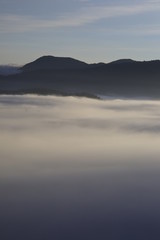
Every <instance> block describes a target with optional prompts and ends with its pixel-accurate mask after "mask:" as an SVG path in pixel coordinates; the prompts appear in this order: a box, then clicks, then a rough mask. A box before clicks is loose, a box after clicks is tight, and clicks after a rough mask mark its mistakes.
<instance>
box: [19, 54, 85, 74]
mask: <svg viewBox="0 0 160 240" xmlns="http://www.w3.org/2000/svg"><path fill="white" fill-rule="evenodd" d="M87 66H88V64H87V63H84V62H81V61H79V60H76V59H73V58H69V57H53V56H43V57H40V58H38V59H37V60H35V61H34V62H31V63H28V64H26V65H24V66H23V67H22V68H21V69H22V71H34V70H39V69H73V68H75V69H80V68H85V67H87Z"/></svg>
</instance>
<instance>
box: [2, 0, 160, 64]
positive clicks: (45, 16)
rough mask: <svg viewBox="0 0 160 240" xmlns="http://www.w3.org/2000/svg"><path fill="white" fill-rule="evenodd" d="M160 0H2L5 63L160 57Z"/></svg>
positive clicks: (3, 60) (148, 58)
mask: <svg viewBox="0 0 160 240" xmlns="http://www.w3.org/2000/svg"><path fill="white" fill-rule="evenodd" d="M159 43H160V0H134V1H133V0H27V1H24V0H23V1H22V0H0V53H1V54H0V64H8V63H9V64H11V63H15V64H25V63H27V62H29V61H32V60H34V59H36V58H38V57H40V56H42V55H53V56H70V57H74V58H77V59H80V60H83V61H86V62H99V61H103V62H109V61H112V60H116V59H119V58H133V59H135V60H150V59H159V58H160V47H159Z"/></svg>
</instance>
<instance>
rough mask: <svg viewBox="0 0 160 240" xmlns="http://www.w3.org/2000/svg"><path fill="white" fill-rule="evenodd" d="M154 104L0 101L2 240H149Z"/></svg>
mask: <svg viewBox="0 0 160 240" xmlns="http://www.w3.org/2000/svg"><path fill="white" fill-rule="evenodd" d="M159 119H160V101H155V100H154V101H152V100H136V99H135V100H134V99H133V100H131V99H130V100H127V99H124V100H122V99H121V100H120V99H107V100H96V99H87V98H78V97H77V98H76V97H56V96H36V95H24V96H18V95H17V96H11V95H10V96H9V95H8V96H7V95H1V96H0V196H1V200H0V209H1V214H0V222H1V223H2V229H3V230H2V239H3V240H8V239H17V240H19V239H23V240H41V239H45V240H50V239H56V240H62V239H76V240H81V239H83V240H88V239H92V240H93V239H96V240H98V239H100V240H103V239H105V240H106V239H108V240H115V239H116V240H120V239H123V240H125V239H127V240H128V239H129V240H132V239H134V240H135V239H136V240H137V239H138V240H140V239H152V240H154V239H159V237H160V207H159V203H160V188H159V183H160V121H159Z"/></svg>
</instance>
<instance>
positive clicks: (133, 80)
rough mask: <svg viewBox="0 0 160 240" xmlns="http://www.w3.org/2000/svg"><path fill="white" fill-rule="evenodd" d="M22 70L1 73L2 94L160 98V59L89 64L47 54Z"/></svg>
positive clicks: (0, 87) (0, 91) (0, 86)
mask: <svg viewBox="0 0 160 240" xmlns="http://www.w3.org/2000/svg"><path fill="white" fill-rule="evenodd" d="M21 70H22V72H21V73H19V74H14V75H10V76H5V77H4V76H0V93H14V92H15V93H18V92H19V93H20V92H24V93H26V92H31V93H41V94H42V93H49V94H51V93H53V94H54V93H55V92H59V93H64V94H66V95H67V94H70V95H76V94H82V93H83V94H85V95H86V94H91V95H113V96H122V97H152V98H159V99H160V61H159V60H155V61H144V62H138V61H133V60H131V59H122V60H117V61H115V62H111V63H108V64H104V63H100V64H86V63H84V62H81V61H78V60H75V59H72V58H57V57H51V56H45V57H41V58H39V59H37V60H36V61H34V62H32V63H29V64H26V65H25V66H24V67H22V68H21Z"/></svg>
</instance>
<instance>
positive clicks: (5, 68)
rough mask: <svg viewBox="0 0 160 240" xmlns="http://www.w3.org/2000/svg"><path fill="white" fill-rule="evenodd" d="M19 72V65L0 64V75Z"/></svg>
mask: <svg viewBox="0 0 160 240" xmlns="http://www.w3.org/2000/svg"><path fill="white" fill-rule="evenodd" d="M16 73H20V67H17V66H12V65H0V75H11V74H16Z"/></svg>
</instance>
